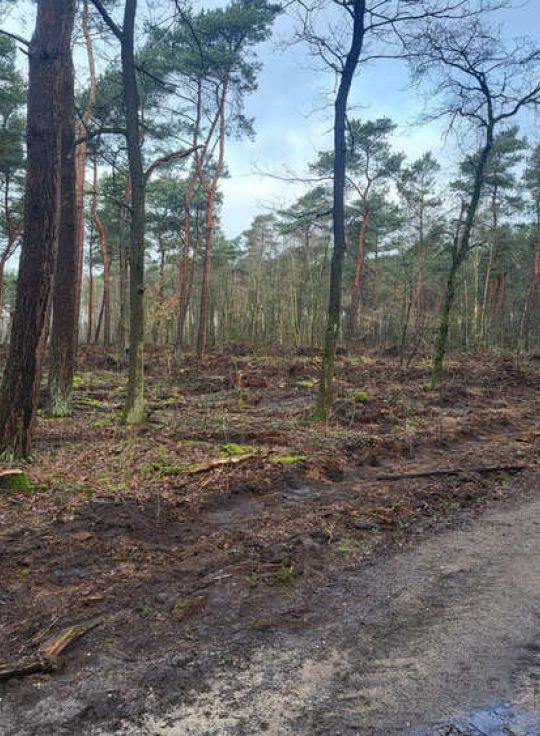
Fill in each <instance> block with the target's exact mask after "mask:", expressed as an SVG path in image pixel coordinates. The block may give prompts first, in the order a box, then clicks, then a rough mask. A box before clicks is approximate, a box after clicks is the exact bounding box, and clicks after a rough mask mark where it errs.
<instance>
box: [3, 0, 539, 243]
mask: <svg viewBox="0 0 540 736" xmlns="http://www.w3.org/2000/svg"><path fill="white" fill-rule="evenodd" d="M219 4H223V0H207V1H206V2H202V3H199V2H195V1H194V5H195V6H196V7H197V6H208V5H219ZM152 5H153V7H154V8H158V9H159V8H160V7H161V8H164V9H165V8H168V7H170V3H169V0H154V2H153V3H152ZM18 8H19V9H18V10H17V11H14V12H13V13H12V17H11V18H10V19H9V20H8V22H7V24H6V27H9V28H10V29H11V30H14V31H16V32H18V33H20V34H21V35H24V36H27V37H29V36H30V35H31V32H32V26H33V16H34V11H33V7H32V4H31V3H27V2H26V3H25V2H22V3H18ZM498 19H499V20H500V21H501V23H502V24H503V27H504V32H505V34H507V35H508V36H510V37H512V36H520V35H526V34H528V33H534V34H535V35H537V36H539V37H540V0H522V1H521V2H519V0H517V1H516V7H515V8H514V9H512V10H505V11H502V12H501V13H500V14H499V15H498ZM292 34H293V20H292V19H291V18H290V17H287V16H282V17H281V18H280V19H279V20H278V22H277V23H276V27H275V32H274V36H273V38H272V40H271V41H269V42H267V43H265V44H263V45H262V46H261V47H260V49H259V57H260V60H261V62H262V63H263V69H262V72H261V74H260V77H259V87H258V90H257V91H256V92H255V93H254V94H253V95H251V96H250V97H249V98H248V100H247V105H246V107H247V113H248V115H250V116H252V117H254V118H255V130H256V137H255V139H254V140H253V141H251V140H248V141H246V140H243V141H235V140H231V141H230V142H229V143H228V149H227V163H228V168H229V172H230V178H229V179H227V180H225V181H224V182H223V187H222V189H223V193H224V208H223V226H224V229H225V232H226V234H227V235H228V236H229V237H233V236H235V235H237V234H239V233H240V232H241V231H242V230H244V229H245V228H247V227H248V226H249V224H250V222H251V220H252V218H253V216H254V215H255V214H257V213H258V212H268V211H270V210H271V209H272V208H273V207H276V206H280V205H283V204H285V203H287V204H290V203H291V201H292V200H293V199H294V198H295V197H296V196H298V195H299V194H300V193H301V192H302V191H303V187H302V185H300V184H298V183H295V184H288V183H284V182H283V181H282V180H281V179H279V178H275V177H272V176H269V175H267V174H273V175H275V176H282V175H284V174H286V172H287V171H289V172H293V173H295V174H297V175H302V173H303V172H305V169H306V165H307V164H308V163H309V161H311V160H313V158H314V157H315V155H316V153H317V151H318V150H321V149H322V148H326V147H329V146H330V145H331V126H332V109H331V101H332V92H333V87H334V80H333V78H332V76H331V75H329V74H324V73H321V72H320V71H319V70H317V69H315V68H314V62H313V60H312V59H311V58H310V57H309V55H308V53H307V51H306V49H305V48H303V47H302V46H298V45H292V44H291V43H290V42H289V41H290V39H291V37H292ZM539 41H540V38H539ZM407 84H408V78H407V72H406V69H405V68H404V65H403V64H401V63H400V62H396V61H385V62H377V63H376V64H375V63H374V64H371V65H369V66H367V67H364V68H362V69H361V70H360V71H359V73H358V74H357V76H356V78H355V81H354V85H353V90H352V95H351V107H352V109H353V114H354V115H355V116H359V117H363V118H377V117H383V116H388V117H390V118H392V119H393V120H394V121H395V122H396V123H397V124H398V130H397V135H396V137H395V146H396V148H397V149H398V150H401V151H403V152H404V153H406V154H407V156H408V157H409V158H410V159H414V158H418V157H419V156H421V155H422V154H423V153H424V152H425V151H427V150H431V151H433V153H434V154H435V156H437V157H438V158H439V160H440V162H441V163H442V165H443V170H445V171H446V172H447V174H448V176H451V175H452V169H453V167H454V165H455V161H456V159H457V155H458V152H457V149H456V146H455V144H454V142H453V140H452V139H447V140H444V139H443V135H442V133H443V126H442V124H431V125H422V126H421V125H418V124H415V121H416V120H417V118H418V116H419V114H420V113H421V112H422V109H423V105H424V98H423V97H422V95H421V94H420V93H419V92H418V91H417V90H411V89H408V87H407ZM527 132H529V134H531V137H534V130H533V131H532V132H531V131H530V130H529V131H527ZM538 137H539V138H540V136H538Z"/></svg>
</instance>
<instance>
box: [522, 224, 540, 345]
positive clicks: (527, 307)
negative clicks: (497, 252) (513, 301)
mask: <svg viewBox="0 0 540 736" xmlns="http://www.w3.org/2000/svg"><path fill="white" fill-rule="evenodd" d="M539 281H540V229H539V231H538V232H537V235H536V238H535V240H534V245H533V265H532V272H531V278H530V280H529V286H528V288H527V296H526V297H525V304H524V305H523V312H522V314H521V321H520V325H519V338H520V342H521V343H522V344H523V347H524V348H525V350H528V348H529V344H528V343H529V329H530V323H531V311H532V305H533V303H534V297H535V295H536V292H537V290H538V282H539Z"/></svg>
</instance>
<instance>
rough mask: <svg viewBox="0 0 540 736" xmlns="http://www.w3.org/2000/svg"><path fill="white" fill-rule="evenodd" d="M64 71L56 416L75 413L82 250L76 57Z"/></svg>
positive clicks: (53, 353)
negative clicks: (77, 193) (79, 236)
mask: <svg viewBox="0 0 540 736" xmlns="http://www.w3.org/2000/svg"><path fill="white" fill-rule="evenodd" d="M62 72H63V79H62V101H61V111H60V112H61V115H62V120H61V125H62V132H61V139H62V168H61V190H62V199H61V211H60V235H59V240H58V258H57V261H56V273H55V281H54V289H53V301H52V327H51V336H50V356H49V383H48V392H49V405H48V411H49V414H50V415H51V416H53V417H66V416H69V415H70V414H71V412H72V392H73V376H74V375H75V362H76V357H77V322H78V309H77V307H78V304H77V300H78V294H77V284H78V280H77V276H78V266H79V252H78V248H77V211H76V196H75V187H76V173H75V72H74V68H73V59H72V58H69V59H66V61H65V63H64V64H63V66H62Z"/></svg>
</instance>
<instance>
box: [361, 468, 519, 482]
mask: <svg viewBox="0 0 540 736" xmlns="http://www.w3.org/2000/svg"><path fill="white" fill-rule="evenodd" d="M530 467H531V466H530V465H488V466H480V467H473V468H439V469H436V470H419V471H418V472H416V473H395V474H393V473H389V474H386V475H376V476H375V480H406V479H409V478H431V477H437V476H441V475H468V474H469V473H472V474H474V473H479V474H482V473H503V472H506V473H519V472H521V471H523V470H527V469H528V468H530Z"/></svg>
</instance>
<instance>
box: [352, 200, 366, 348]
mask: <svg viewBox="0 0 540 736" xmlns="http://www.w3.org/2000/svg"><path fill="white" fill-rule="evenodd" d="M368 223H369V210H368V209H366V210H364V214H363V215H362V222H361V223H360V230H359V233H358V241H357V249H356V263H355V266H354V278H353V285H352V290H351V311H350V313H349V330H348V333H349V334H348V339H349V341H350V342H352V341H353V340H354V339H355V338H356V337H357V336H358V318H359V311H360V294H361V286H362V274H363V273H364V266H365V263H366V233H367V228H368Z"/></svg>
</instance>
